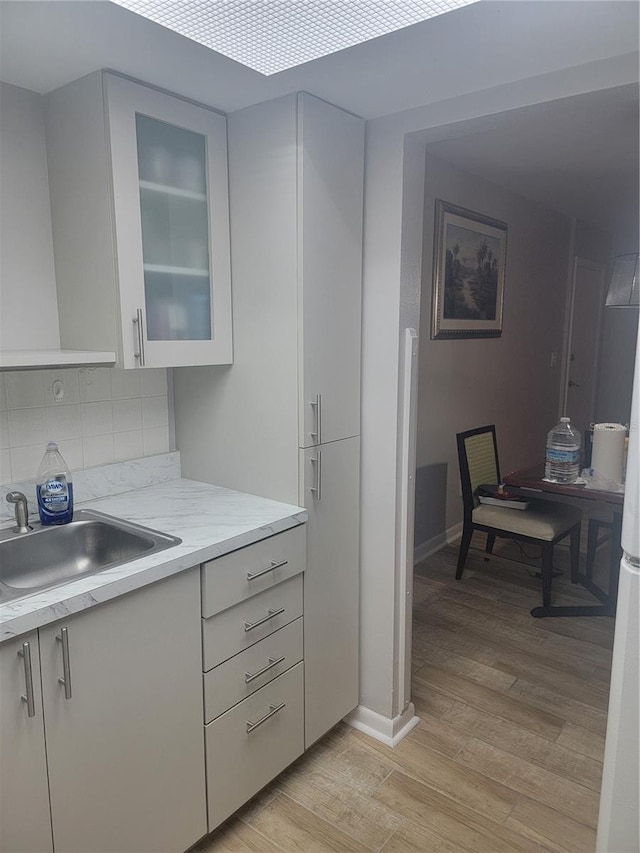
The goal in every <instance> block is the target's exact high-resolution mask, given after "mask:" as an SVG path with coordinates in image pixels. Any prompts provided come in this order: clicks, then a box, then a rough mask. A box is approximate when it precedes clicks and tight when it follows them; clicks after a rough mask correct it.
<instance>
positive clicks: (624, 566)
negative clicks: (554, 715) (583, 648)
mask: <svg viewBox="0 0 640 853" xmlns="http://www.w3.org/2000/svg"><path fill="white" fill-rule="evenodd" d="M639 419H640V334H639V335H638V345H637V350H636V364H635V374H634V379H633V401H632V404H631V420H630V423H629V454H628V458H627V480H626V488H625V498H624V514H623V521H622V543H621V544H622V562H621V564H620V586H619V590H618V605H617V610H616V628H615V640H614V646H613V663H612V671H611V690H610V693H609V716H608V721H607V738H606V743H605V755H604V769H603V775H602V790H601V795H600V816H599V820H598V839H597V844H596V849H597V851H598V853H638V851H640V653H639V650H640V630H639V624H640V500H639V498H640V447H639V444H640V437H639V434H638V421H639Z"/></svg>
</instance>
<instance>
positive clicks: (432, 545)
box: [413, 522, 462, 566]
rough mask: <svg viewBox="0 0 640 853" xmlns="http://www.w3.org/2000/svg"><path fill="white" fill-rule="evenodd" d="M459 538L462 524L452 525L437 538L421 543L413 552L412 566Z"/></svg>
mask: <svg viewBox="0 0 640 853" xmlns="http://www.w3.org/2000/svg"><path fill="white" fill-rule="evenodd" d="M461 536H462V522H460V523H459V524H454V525H453V527H449V528H448V530H445V531H443V532H442V533H438V535H437V536H433V537H432V538H431V539H427V541H426V542H421V543H420V545H418V547H417V548H414V550H413V565H414V566H415V565H417V564H418V563H421V562H422V561H423V560H426V559H427V557H430V556H431V555H432V554H435V553H437V552H438V551H440V550H441V549H442V548H444V546H445V545H451V543H452V542H455V541H456V539H459V538H460V537H461Z"/></svg>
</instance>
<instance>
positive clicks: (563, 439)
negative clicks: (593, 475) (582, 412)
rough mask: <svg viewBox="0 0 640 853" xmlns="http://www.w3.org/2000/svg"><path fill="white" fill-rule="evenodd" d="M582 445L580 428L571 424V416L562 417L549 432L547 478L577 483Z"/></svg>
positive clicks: (545, 467)
mask: <svg viewBox="0 0 640 853" xmlns="http://www.w3.org/2000/svg"><path fill="white" fill-rule="evenodd" d="M580 446H581V438H580V433H579V432H578V430H577V429H574V428H573V427H572V426H571V421H570V419H569V418H560V423H559V424H558V425H557V426H554V428H553V429H552V430H549V433H548V434H547V454H546V464H545V466H544V476H545V479H546V480H552V481H553V482H554V483H575V481H576V480H577V479H578V476H579V474H580Z"/></svg>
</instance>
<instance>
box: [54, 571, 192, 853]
mask: <svg viewBox="0 0 640 853" xmlns="http://www.w3.org/2000/svg"><path fill="white" fill-rule="evenodd" d="M199 581H200V578H199V570H198V569H192V570H191V571H189V572H186V573H183V574H181V575H177V576H175V577H172V578H169V579H167V580H164V581H160V582H158V583H156V584H154V585H152V586H149V587H146V588H145V589H142V590H139V591H137V592H133V593H130V594H129V595H126V596H124V597H122V598H119V599H117V600H114V601H112V602H109V603H107V604H104V605H102V606H99V607H94V608H91V609H90V610H87V611H85V612H84V613H79V614H76V615H75V616H70V617H69V618H68V619H65V620H64V621H61V622H58V623H56V624H55V625H50V626H47V627H46V628H42V629H40V650H41V658H42V690H43V694H44V707H45V718H46V733H47V755H48V761H49V781H50V792H51V814H52V821H53V838H54V844H55V848H56V850H57V851H60V853H94V851H95V853H98V851H99V852H100V853H106V851H108V853H132V851H136V853H160V852H161V851H162V853H163V852H164V851H180V850H186V849H187V848H188V847H190V846H191V845H192V844H194V843H195V842H196V841H197V840H198V839H199V838H200V837H201V836H202V835H204V834H205V833H206V831H207V822H206V807H205V779H204V744H203V729H202V724H203V720H202V662H201V661H202V658H201V644H200V595H199V593H200V584H199ZM64 629H66V639H65V645H63V643H62V642H61V641H60V640H58V639H57V638H58V637H62V636H63V633H62V632H63V630H64ZM66 648H68V660H67V663H65V654H66V651H65V649H66ZM60 678H62V679H63V680H64V681H65V682H66V684H61V683H59V679H60Z"/></svg>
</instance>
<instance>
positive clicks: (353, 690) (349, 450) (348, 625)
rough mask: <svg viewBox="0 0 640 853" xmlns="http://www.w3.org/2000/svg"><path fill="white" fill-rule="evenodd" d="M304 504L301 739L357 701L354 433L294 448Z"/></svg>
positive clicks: (309, 739) (310, 738) (312, 736)
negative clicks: (312, 445)
mask: <svg viewBox="0 0 640 853" xmlns="http://www.w3.org/2000/svg"><path fill="white" fill-rule="evenodd" d="M300 457H301V467H300V470H301V475H302V478H303V483H302V486H301V488H302V489H303V491H304V496H305V506H306V507H307V509H308V512H309V522H308V525H307V527H308V530H307V536H308V548H307V570H306V572H305V575H304V602H305V604H304V606H305V616H304V656H305V745H306V746H307V747H309V746H311V744H312V743H314V742H315V741H316V740H317V739H318V738H319V737H321V736H322V735H323V734H325V732H327V731H328V730H329V729H330V728H331V727H332V726H334V725H335V724H336V722H337V721H338V720H340V719H341V718H342V717H344V716H346V715H347V714H348V713H349V712H350V711H352V710H353V709H354V708H355V707H356V705H357V704H358V629H359V621H358V603H359V589H360V587H359V575H358V571H357V566H358V553H359V548H358V536H359V526H360V525H359V492H360V439H359V438H357V437H356V438H350V439H345V440H343V441H335V442H333V443H331V444H327V445H323V446H322V447H315V448H307V449H305V450H301V451H300Z"/></svg>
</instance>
